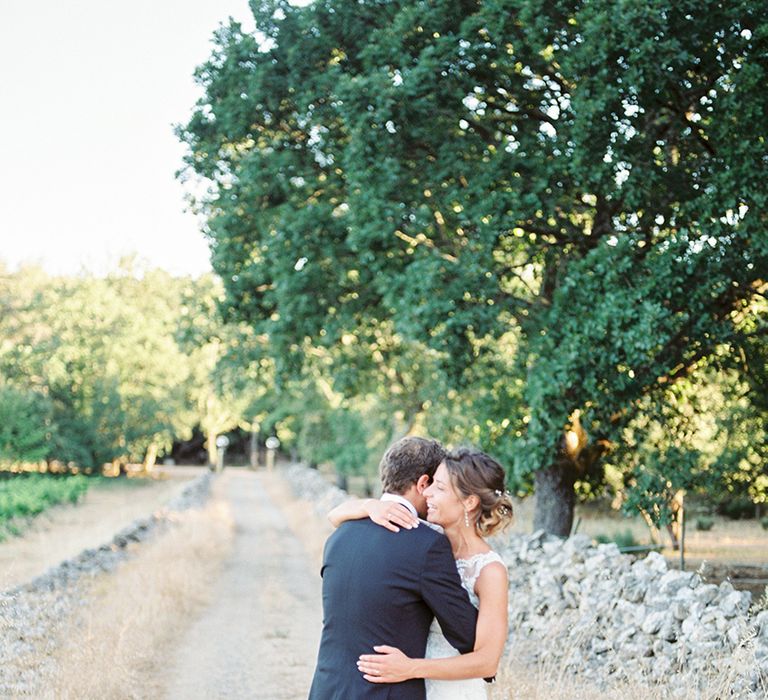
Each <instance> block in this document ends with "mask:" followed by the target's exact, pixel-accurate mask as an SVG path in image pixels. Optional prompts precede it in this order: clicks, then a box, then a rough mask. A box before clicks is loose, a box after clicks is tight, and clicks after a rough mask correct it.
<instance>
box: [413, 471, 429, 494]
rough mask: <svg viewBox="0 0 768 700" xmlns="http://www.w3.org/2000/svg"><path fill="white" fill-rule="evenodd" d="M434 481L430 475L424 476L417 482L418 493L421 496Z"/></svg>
mask: <svg viewBox="0 0 768 700" xmlns="http://www.w3.org/2000/svg"><path fill="white" fill-rule="evenodd" d="M431 481H432V479H431V478H430V477H429V474H422V475H421V476H420V477H419V478H418V479H417V480H416V491H417V492H418V493H419V495H421V494H422V493H424V489H426V488H427V486H429V484H430V482H431Z"/></svg>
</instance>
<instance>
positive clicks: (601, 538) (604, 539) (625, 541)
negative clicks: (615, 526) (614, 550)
mask: <svg viewBox="0 0 768 700" xmlns="http://www.w3.org/2000/svg"><path fill="white" fill-rule="evenodd" d="M595 542H597V543H598V544H608V543H609V542H615V543H616V545H617V546H618V548H619V549H623V548H626V547H637V546H638V545H639V544H640V543H639V542H638V541H637V540H636V539H635V536H634V535H633V534H632V530H630V529H629V528H627V529H625V530H623V531H622V532H617V533H615V534H614V535H612V536H610V537H609V536H608V535H597V536H596V537H595Z"/></svg>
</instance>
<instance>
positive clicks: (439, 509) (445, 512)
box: [424, 464, 464, 527]
mask: <svg viewBox="0 0 768 700" xmlns="http://www.w3.org/2000/svg"><path fill="white" fill-rule="evenodd" d="M424 497H425V498H426V499H427V520H428V521H429V522H431V523H436V524H437V525H441V526H442V527H448V526H450V525H452V524H453V523H457V522H460V521H462V520H463V518H464V506H463V504H462V502H461V499H460V498H459V495H458V494H457V493H456V490H455V489H454V488H453V484H452V483H451V477H450V475H449V473H448V470H447V469H446V467H445V465H444V464H440V466H439V467H438V468H437V470H436V471H435V475H434V477H433V478H432V483H431V484H430V485H429V486H428V487H427V488H426V489H425V490H424Z"/></svg>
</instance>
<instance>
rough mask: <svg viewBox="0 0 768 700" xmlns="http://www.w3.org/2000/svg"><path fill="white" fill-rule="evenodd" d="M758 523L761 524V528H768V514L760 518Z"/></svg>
mask: <svg viewBox="0 0 768 700" xmlns="http://www.w3.org/2000/svg"><path fill="white" fill-rule="evenodd" d="M760 524H761V525H762V526H763V530H768V515H766V516H764V517H762V518H760Z"/></svg>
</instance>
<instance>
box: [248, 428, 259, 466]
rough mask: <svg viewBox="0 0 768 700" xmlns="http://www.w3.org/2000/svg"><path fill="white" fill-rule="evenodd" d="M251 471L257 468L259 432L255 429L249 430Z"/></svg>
mask: <svg viewBox="0 0 768 700" xmlns="http://www.w3.org/2000/svg"><path fill="white" fill-rule="evenodd" d="M249 462H250V465H251V469H258V468H259V431H258V429H256V428H253V429H252V430H251V443H250V459H249Z"/></svg>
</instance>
